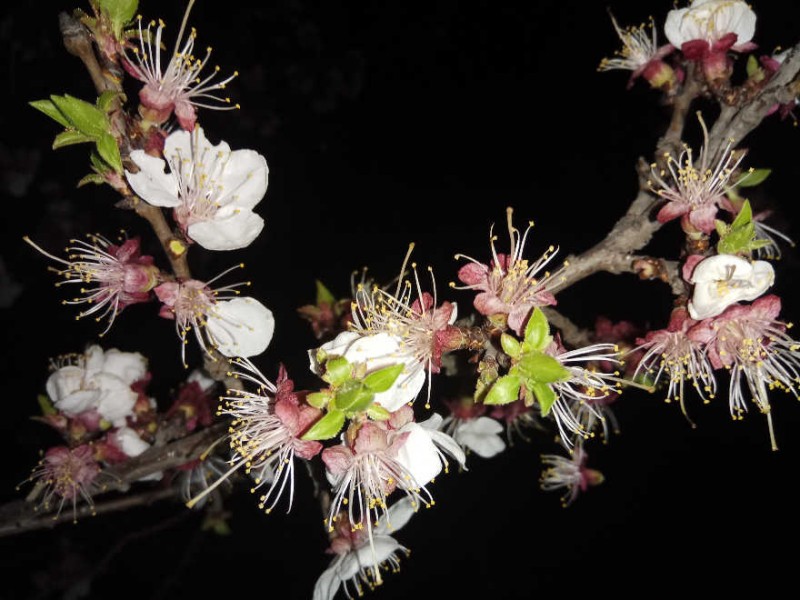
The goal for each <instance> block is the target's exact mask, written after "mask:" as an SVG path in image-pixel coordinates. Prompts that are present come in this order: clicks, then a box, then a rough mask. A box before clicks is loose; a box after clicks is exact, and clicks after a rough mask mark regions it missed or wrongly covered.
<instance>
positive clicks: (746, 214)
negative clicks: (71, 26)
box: [731, 200, 753, 229]
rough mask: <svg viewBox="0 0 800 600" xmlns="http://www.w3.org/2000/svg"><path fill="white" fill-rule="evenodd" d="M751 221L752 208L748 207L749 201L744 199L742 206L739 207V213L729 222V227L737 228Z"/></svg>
mask: <svg viewBox="0 0 800 600" xmlns="http://www.w3.org/2000/svg"><path fill="white" fill-rule="evenodd" d="M752 222H753V209H752V208H750V201H749V200H745V201H744V204H742V207H741V208H740V209H739V214H738V215H736V218H735V219H734V220H733V223H731V229H738V228H740V227H744V226H745V225H748V224H749V223H752Z"/></svg>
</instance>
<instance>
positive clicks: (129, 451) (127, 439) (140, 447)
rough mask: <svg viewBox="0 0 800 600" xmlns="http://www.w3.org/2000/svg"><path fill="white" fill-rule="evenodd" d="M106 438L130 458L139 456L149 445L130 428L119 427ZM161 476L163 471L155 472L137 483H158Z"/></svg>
mask: <svg viewBox="0 0 800 600" xmlns="http://www.w3.org/2000/svg"><path fill="white" fill-rule="evenodd" d="M108 438H109V441H110V442H111V444H112V445H114V446H115V447H116V448H117V449H119V450H120V451H121V452H122V453H124V454H125V455H126V456H128V457H130V458H133V457H135V456H139V455H140V454H142V453H143V452H144V451H145V450H147V449H149V448H150V444H148V443H147V442H145V441H144V440H143V439H142V438H140V437H139V434H137V433H136V432H135V431H134V430H133V429H131V428H130V427H120V428H119V429H116V430H114V431H112V432H111V433H110V434H108ZM163 476H164V472H163V471H156V472H155V473H150V474H149V475H145V476H144V477H140V478H139V479H137V481H159V480H160V479H161V478H162V477H163Z"/></svg>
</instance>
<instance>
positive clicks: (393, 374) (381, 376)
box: [364, 364, 404, 393]
mask: <svg viewBox="0 0 800 600" xmlns="http://www.w3.org/2000/svg"><path fill="white" fill-rule="evenodd" d="M403 368H404V365H402V364H400V365H391V366H389V367H384V368H383V369H379V370H377V371H375V372H373V373H370V374H369V375H367V376H366V377H364V385H366V386H367V387H368V388H369V389H370V390H372V391H373V392H375V393H379V392H385V391H386V390H388V389H389V388H390V387H392V384H393V383H394V382H395V381H397V378H398V377H399V376H400V373H402V372H403Z"/></svg>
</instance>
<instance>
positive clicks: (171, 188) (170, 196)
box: [125, 134, 181, 208]
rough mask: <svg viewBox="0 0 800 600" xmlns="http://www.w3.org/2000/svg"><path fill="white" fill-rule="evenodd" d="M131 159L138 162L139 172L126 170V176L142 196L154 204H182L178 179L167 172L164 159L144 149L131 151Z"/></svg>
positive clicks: (169, 206)
mask: <svg viewBox="0 0 800 600" xmlns="http://www.w3.org/2000/svg"><path fill="white" fill-rule="evenodd" d="M173 135H175V134H173ZM170 137H172V136H170ZM167 139H169V138H167ZM131 160H133V162H135V163H136V164H137V166H138V167H139V172H138V173H131V172H130V171H125V177H126V178H127V180H128V183H129V184H130V186H131V188H132V189H133V191H134V192H136V194H137V195H138V196H139V197H140V198H142V199H143V200H144V201H145V202H147V203H148V204H152V205H153V206H163V207H167V208H174V207H175V206H178V205H180V203H181V201H180V199H179V198H178V181H177V179H176V178H175V176H173V175H172V174H171V173H170V174H167V173H165V171H164V169H165V168H166V163H165V162H164V161H163V160H161V159H160V158H156V157H154V156H150V155H149V154H146V153H145V152H144V151H143V150H134V151H133V152H131Z"/></svg>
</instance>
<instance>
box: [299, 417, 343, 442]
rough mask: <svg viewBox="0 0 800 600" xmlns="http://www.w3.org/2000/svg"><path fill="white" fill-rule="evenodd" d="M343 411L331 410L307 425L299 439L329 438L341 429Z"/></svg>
mask: <svg viewBox="0 0 800 600" xmlns="http://www.w3.org/2000/svg"><path fill="white" fill-rule="evenodd" d="M343 425H344V413H343V412H342V411H340V410H331V411H329V412H328V414H326V415H325V416H324V417H322V418H321V419H320V420H319V421H317V422H316V423H314V424H313V425H312V426H311V427H309V429H308V431H306V432H305V433H304V434H303V435H302V437H301V439H303V440H329V439H331V438H332V437H333V436H335V435H336V434H337V433H339V432H340V431H341V430H342V426H343Z"/></svg>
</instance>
